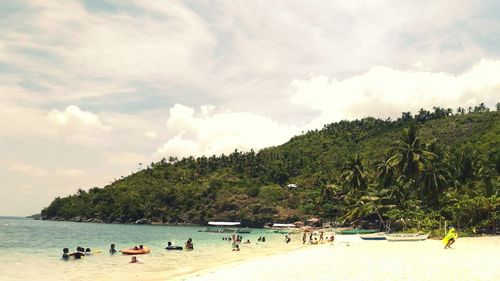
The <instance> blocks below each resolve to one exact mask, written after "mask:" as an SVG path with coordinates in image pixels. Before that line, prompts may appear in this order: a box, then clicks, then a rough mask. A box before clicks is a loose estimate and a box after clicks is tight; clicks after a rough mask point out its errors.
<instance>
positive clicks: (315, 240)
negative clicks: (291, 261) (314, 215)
mask: <svg viewBox="0 0 500 281" xmlns="http://www.w3.org/2000/svg"><path fill="white" fill-rule="evenodd" d="M334 240H335V236H334V235H333V234H332V235H331V236H330V237H328V236H326V237H325V236H324V232H323V231H320V232H319V238H318V237H314V233H313V232H309V241H307V232H305V231H304V234H303V235H302V244H306V243H309V244H312V245H315V244H319V243H321V242H323V241H326V242H333V241H334Z"/></svg>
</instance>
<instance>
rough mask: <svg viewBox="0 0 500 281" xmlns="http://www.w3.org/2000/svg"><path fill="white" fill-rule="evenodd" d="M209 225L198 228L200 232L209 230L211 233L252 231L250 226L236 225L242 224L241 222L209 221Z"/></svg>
mask: <svg viewBox="0 0 500 281" xmlns="http://www.w3.org/2000/svg"><path fill="white" fill-rule="evenodd" d="M208 225H209V226H208V227H206V228H203V229H200V230H198V232H209V233H250V229H248V228H246V227H245V228H239V227H236V226H239V225H241V223H239V222H222V221H211V222H208Z"/></svg>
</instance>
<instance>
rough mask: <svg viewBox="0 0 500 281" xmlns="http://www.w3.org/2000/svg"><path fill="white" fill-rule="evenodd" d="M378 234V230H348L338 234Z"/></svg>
mask: <svg viewBox="0 0 500 281" xmlns="http://www.w3.org/2000/svg"><path fill="white" fill-rule="evenodd" d="M377 232H379V230H378V229H348V230H342V231H340V232H339V234H342V235H353V234H373V233H377Z"/></svg>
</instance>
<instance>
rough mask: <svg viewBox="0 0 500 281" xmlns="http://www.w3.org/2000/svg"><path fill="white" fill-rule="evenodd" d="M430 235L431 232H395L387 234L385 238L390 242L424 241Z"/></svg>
mask: <svg viewBox="0 0 500 281" xmlns="http://www.w3.org/2000/svg"><path fill="white" fill-rule="evenodd" d="M428 237H429V233H427V234H422V233H395V234H387V235H386V236H385V239H386V240H387V241H389V242H403V241H409V242H412V241H424V240H427V238H428Z"/></svg>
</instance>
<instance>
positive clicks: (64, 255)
mask: <svg viewBox="0 0 500 281" xmlns="http://www.w3.org/2000/svg"><path fill="white" fill-rule="evenodd" d="M61 259H63V260H65V261H67V260H68V259H69V249H68V248H64V249H63V254H62V257H61Z"/></svg>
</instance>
